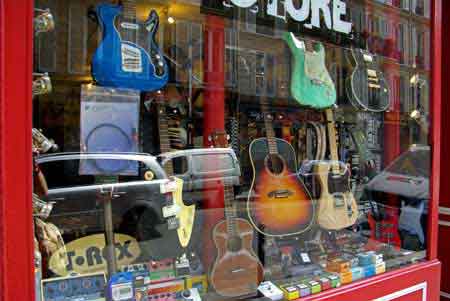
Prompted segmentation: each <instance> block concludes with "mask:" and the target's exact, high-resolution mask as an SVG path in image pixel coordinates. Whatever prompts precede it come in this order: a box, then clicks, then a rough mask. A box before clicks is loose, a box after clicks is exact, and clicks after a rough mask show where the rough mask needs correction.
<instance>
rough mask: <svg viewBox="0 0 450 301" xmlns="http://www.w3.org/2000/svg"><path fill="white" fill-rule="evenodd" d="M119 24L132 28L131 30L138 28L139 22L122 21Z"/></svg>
mask: <svg viewBox="0 0 450 301" xmlns="http://www.w3.org/2000/svg"><path fill="white" fill-rule="evenodd" d="M120 26H121V27H123V28H125V29H133V30H138V29H139V24H134V23H127V22H123V23H120Z"/></svg>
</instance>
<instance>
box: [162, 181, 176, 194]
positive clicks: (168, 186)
mask: <svg viewBox="0 0 450 301" xmlns="http://www.w3.org/2000/svg"><path fill="white" fill-rule="evenodd" d="M176 190H177V182H176V181H167V182H164V183H161V185H160V191H161V193H170V192H175V191H176Z"/></svg>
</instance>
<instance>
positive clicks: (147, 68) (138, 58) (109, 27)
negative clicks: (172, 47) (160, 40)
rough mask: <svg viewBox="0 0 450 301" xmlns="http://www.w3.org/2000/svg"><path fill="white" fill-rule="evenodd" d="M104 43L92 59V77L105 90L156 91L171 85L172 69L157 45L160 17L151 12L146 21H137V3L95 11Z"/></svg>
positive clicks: (129, 0)
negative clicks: (115, 88)
mask: <svg viewBox="0 0 450 301" xmlns="http://www.w3.org/2000/svg"><path fill="white" fill-rule="evenodd" d="M96 12H97V16H98V18H99V23H100V24H101V26H102V29H103V40H102V42H101V44H100V46H99V47H98V48H97V50H96V51H95V54H94V57H93V59H92V75H93V77H94V79H95V80H96V82H97V83H98V84H99V85H102V86H109V87H117V88H129V89H135V90H140V91H154V90H157V89H160V88H162V87H163V86H164V85H165V84H166V83H167V81H168V73H169V69H168V67H167V63H166V61H165V60H164V57H163V53H162V52H161V50H160V49H159V47H158V44H157V43H156V41H155V35H156V32H157V30H158V24H159V17H158V14H157V13H156V12H155V11H154V10H152V11H151V12H150V15H149V17H148V18H147V21H146V22H144V23H142V22H138V21H137V19H136V4H135V1H134V0H123V1H122V5H121V6H116V5H111V4H100V5H98V6H97V7H96Z"/></svg>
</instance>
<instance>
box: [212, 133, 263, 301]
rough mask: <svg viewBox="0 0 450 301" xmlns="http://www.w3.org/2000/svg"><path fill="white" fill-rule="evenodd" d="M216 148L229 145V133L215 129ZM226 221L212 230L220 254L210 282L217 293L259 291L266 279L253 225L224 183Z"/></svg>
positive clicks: (227, 294)
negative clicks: (239, 209) (239, 210)
mask: <svg viewBox="0 0 450 301" xmlns="http://www.w3.org/2000/svg"><path fill="white" fill-rule="evenodd" d="M211 140H212V142H213V145H214V147H228V141H227V134H226V133H224V132H216V133H213V134H212V136H211ZM223 189H224V205H225V207H224V210H225V220H223V221H221V222H219V223H218V224H217V225H216V226H215V227H214V229H213V240H214V243H215V245H216V248H217V257H216V260H215V262H214V264H213V267H212V270H211V275H210V279H211V284H212V286H213V287H214V289H215V291H216V293H218V294H219V295H221V296H226V297H238V296H245V295H250V294H254V293H256V290H257V288H258V285H259V283H260V282H261V281H262V280H263V276H264V269H263V266H262V264H261V262H260V261H259V259H258V257H257V255H256V254H255V252H254V251H253V247H252V244H253V236H254V231H253V227H252V225H251V224H250V223H249V222H248V221H247V220H245V219H243V218H238V215H237V212H236V208H235V205H234V204H233V202H234V189H233V184H232V183H224V188H223Z"/></svg>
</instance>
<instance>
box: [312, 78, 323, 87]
mask: <svg viewBox="0 0 450 301" xmlns="http://www.w3.org/2000/svg"><path fill="white" fill-rule="evenodd" d="M311 83H312V84H313V85H316V86H322V85H324V84H325V82H324V81H323V80H320V79H317V78H313V79H311Z"/></svg>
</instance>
